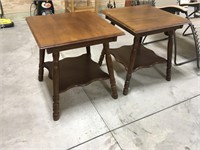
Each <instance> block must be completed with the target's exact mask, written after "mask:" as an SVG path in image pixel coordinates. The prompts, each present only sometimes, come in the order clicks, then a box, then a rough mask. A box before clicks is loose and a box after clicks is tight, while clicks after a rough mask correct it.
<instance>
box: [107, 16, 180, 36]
mask: <svg viewBox="0 0 200 150" xmlns="http://www.w3.org/2000/svg"><path fill="white" fill-rule="evenodd" d="M106 19H108V20H110V21H111V24H113V25H115V24H116V25H118V26H119V27H121V28H122V29H124V30H126V31H127V32H129V33H130V34H132V35H134V36H136V35H137V36H147V35H152V34H157V33H162V32H168V31H172V30H174V31H175V30H177V29H180V28H182V27H183V25H182V24H181V25H176V26H171V27H167V28H161V29H156V30H149V31H144V32H140V33H135V32H134V31H133V30H131V29H130V28H128V27H127V26H125V25H123V24H121V23H119V22H118V21H115V20H114V19H112V18H110V17H109V16H106Z"/></svg>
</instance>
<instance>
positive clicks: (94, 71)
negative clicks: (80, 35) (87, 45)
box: [44, 54, 109, 92]
mask: <svg viewBox="0 0 200 150" xmlns="http://www.w3.org/2000/svg"><path fill="white" fill-rule="evenodd" d="M44 67H45V68H47V69H48V71H49V78H50V79H52V72H53V70H52V69H53V62H45V63H44ZM59 68H60V69H59V70H60V78H59V79H60V80H59V81H60V82H59V92H64V91H66V90H68V89H70V88H73V87H75V86H83V85H87V84H90V83H91V82H93V81H97V80H105V79H109V75H108V74H107V73H105V72H103V71H102V70H101V69H100V66H99V65H98V64H97V63H96V62H94V61H93V60H92V59H91V58H90V57H89V56H88V55H86V54H83V55H81V56H78V57H70V58H65V59H63V60H60V61H59Z"/></svg>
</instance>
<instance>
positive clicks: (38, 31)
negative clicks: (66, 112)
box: [26, 12, 124, 121]
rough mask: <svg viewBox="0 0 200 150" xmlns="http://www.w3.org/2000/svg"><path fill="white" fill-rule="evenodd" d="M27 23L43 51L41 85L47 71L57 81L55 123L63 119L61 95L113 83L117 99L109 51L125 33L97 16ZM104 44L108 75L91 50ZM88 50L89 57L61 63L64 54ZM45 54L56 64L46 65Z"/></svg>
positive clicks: (36, 18) (56, 16) (62, 16)
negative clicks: (105, 81) (107, 81)
mask: <svg viewBox="0 0 200 150" xmlns="http://www.w3.org/2000/svg"><path fill="white" fill-rule="evenodd" d="M26 21H27V23H28V25H29V27H30V30H31V31H32V34H33V36H34V38H35V40H36V42H37V44H38V47H39V56H40V57H39V75H38V79H39V81H43V73H44V67H45V68H47V69H48V70H49V78H50V79H52V80H53V119H54V120H55V121H56V120H58V119H59V117H60V112H59V93H60V92H64V91H66V90H68V89H70V88H72V87H75V86H82V85H87V84H89V83H91V82H93V81H97V80H103V79H110V84H111V91H112V94H111V95H112V97H113V98H115V99H116V98H117V97H118V95H117V90H116V82H115V78H114V73H113V65H112V60H111V55H110V51H109V42H111V41H116V40H117V36H120V35H123V34H124V33H123V32H122V31H121V30H119V29H118V28H116V27H114V26H112V25H111V24H109V23H108V22H107V21H105V20H104V19H102V18H101V17H99V16H98V15H97V14H96V13H93V12H76V13H75V12H74V13H62V14H54V15H47V16H32V17H27V18H26ZM96 44H103V49H104V51H106V52H105V56H106V64H107V68H108V74H107V73H105V72H103V71H102V70H101V69H100V66H99V64H98V63H96V62H94V61H93V60H92V59H91V53H90V46H91V45H96ZM80 47H86V54H83V55H81V56H77V57H69V58H64V59H62V60H59V55H60V52H61V51H67V50H74V51H76V48H80ZM45 52H47V54H52V57H53V61H52V62H45V61H44V60H45Z"/></svg>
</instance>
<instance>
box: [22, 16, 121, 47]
mask: <svg viewBox="0 0 200 150" xmlns="http://www.w3.org/2000/svg"><path fill="white" fill-rule="evenodd" d="M26 21H27V23H28V25H29V27H30V29H31V31H32V33H33V35H34V37H35V40H36V41H37V44H38V46H39V48H40V49H46V48H54V47H59V46H66V45H70V44H76V43H82V42H88V41H93V40H99V39H106V38H110V37H116V36H120V35H123V34H124V33H123V32H122V31H121V30H119V29H118V28H116V27H114V26H113V25H111V24H109V23H108V22H106V21H105V20H104V19H102V18H101V17H100V16H98V15H97V14H95V13H93V12H76V13H62V14H54V15H47V16H32V17H27V18H26Z"/></svg>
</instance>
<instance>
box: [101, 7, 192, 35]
mask: <svg viewBox="0 0 200 150" xmlns="http://www.w3.org/2000/svg"><path fill="white" fill-rule="evenodd" d="M103 13H104V14H105V15H106V16H107V18H108V19H111V20H113V21H114V23H116V24H117V23H119V24H118V25H120V26H122V27H123V28H124V29H127V30H129V31H131V32H132V33H133V34H140V33H148V32H150V31H151V32H152V31H156V30H160V29H164V28H174V27H177V26H181V25H184V24H186V23H189V20H187V19H185V18H182V17H180V16H177V15H174V14H170V13H168V12H165V11H163V10H160V9H158V8H155V7H153V6H148V5H140V6H131V7H124V8H116V9H108V10H104V11H103Z"/></svg>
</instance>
